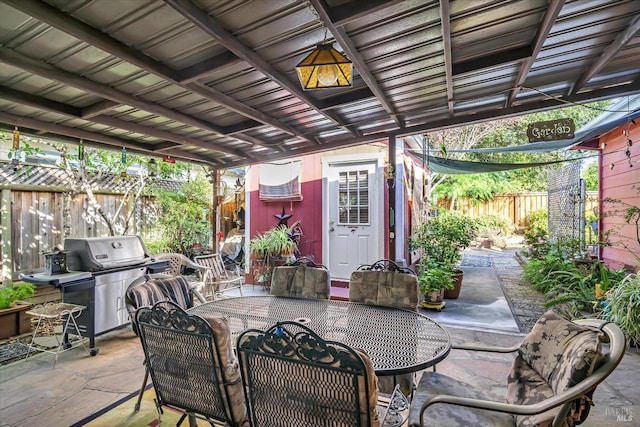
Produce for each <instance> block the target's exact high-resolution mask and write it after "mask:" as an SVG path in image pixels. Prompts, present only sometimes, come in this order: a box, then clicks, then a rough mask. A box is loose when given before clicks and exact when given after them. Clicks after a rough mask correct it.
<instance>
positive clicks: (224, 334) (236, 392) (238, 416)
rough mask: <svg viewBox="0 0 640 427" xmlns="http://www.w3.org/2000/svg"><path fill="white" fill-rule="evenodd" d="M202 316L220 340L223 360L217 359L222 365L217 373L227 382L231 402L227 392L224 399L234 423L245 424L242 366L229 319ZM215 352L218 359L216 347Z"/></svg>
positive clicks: (219, 364) (217, 363) (223, 395)
mask: <svg viewBox="0 0 640 427" xmlns="http://www.w3.org/2000/svg"><path fill="white" fill-rule="evenodd" d="M202 318H203V319H204V320H206V321H207V322H208V323H209V325H210V326H211V329H212V330H213V334H214V335H215V337H216V340H217V342H218V347H219V348H218V350H219V352H220V359H221V360H219V361H218V360H216V366H218V367H220V368H221V370H220V369H216V375H217V376H218V381H219V382H221V383H223V384H225V387H226V389H227V393H229V400H230V402H226V399H227V398H226V394H225V393H222V399H223V401H224V403H225V404H226V405H228V406H229V408H230V409H231V413H232V415H233V420H234V422H235V424H234V425H237V426H240V425H243V423H244V422H245V421H246V420H247V407H246V403H245V399H244V391H243V389H242V380H241V378H240V367H239V366H238V360H237V359H236V356H235V353H234V352H233V345H232V343H231V332H230V329H229V320H228V319H227V318H226V317H221V316H202ZM213 353H214V357H216V359H217V353H216V351H215V349H214V352H213ZM223 372H224V378H223Z"/></svg>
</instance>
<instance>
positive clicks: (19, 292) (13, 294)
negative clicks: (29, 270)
mask: <svg viewBox="0 0 640 427" xmlns="http://www.w3.org/2000/svg"><path fill="white" fill-rule="evenodd" d="M35 293H36V287H35V286H34V285H32V284H31V283H21V284H19V285H15V286H13V287H12V286H2V287H0V310H2V309H5V308H11V307H13V305H14V303H15V302H16V301H22V300H28V299H29V298H32V297H33V296H34V295H35Z"/></svg>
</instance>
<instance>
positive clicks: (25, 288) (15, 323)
mask: <svg viewBox="0 0 640 427" xmlns="http://www.w3.org/2000/svg"><path fill="white" fill-rule="evenodd" d="M35 292H36V287H35V286H34V285H32V284H31V283H21V284H19V285H15V286H2V287H0V338H9V337H14V336H17V335H21V334H25V333H27V332H29V331H30V330H31V317H30V316H28V315H27V314H26V311H27V310H29V309H30V308H31V304H30V303H28V302H26V301H25V300H28V299H29V298H32V297H33V295H34V294H35Z"/></svg>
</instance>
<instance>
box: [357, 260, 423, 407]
mask: <svg viewBox="0 0 640 427" xmlns="http://www.w3.org/2000/svg"><path fill="white" fill-rule="evenodd" d="M418 295H419V290H418V278H417V277H416V274H415V272H414V271H413V270H411V269H409V268H406V267H400V266H398V265H397V264H396V263H395V262H393V261H390V260H388V259H382V260H379V261H376V262H375V263H373V264H371V265H361V266H360V267H358V269H357V270H356V271H354V272H353V273H351V277H350V279H349V301H351V302H360V303H364V304H370V305H380V306H385V307H395V308H402V309H405V310H412V311H418ZM434 369H435V365H434ZM396 384H399V385H400V389H401V390H402V392H403V393H404V394H405V395H407V396H411V395H412V394H413V391H414V388H415V386H416V376H415V374H411V373H409V374H402V375H394V376H388V377H379V379H378V386H379V388H380V390H382V391H384V392H385V393H390V392H391V391H392V390H393V389H394V387H395V385H396Z"/></svg>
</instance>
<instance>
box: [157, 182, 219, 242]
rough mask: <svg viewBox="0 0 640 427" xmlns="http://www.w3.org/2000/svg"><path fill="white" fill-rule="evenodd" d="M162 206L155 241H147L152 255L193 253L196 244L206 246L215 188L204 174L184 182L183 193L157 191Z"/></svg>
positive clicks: (208, 237) (209, 232)
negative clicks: (213, 188) (208, 213)
mask: <svg viewBox="0 0 640 427" xmlns="http://www.w3.org/2000/svg"><path fill="white" fill-rule="evenodd" d="M154 193H155V195H156V196H157V198H158V203H159V205H160V216H159V221H158V227H156V232H157V234H156V236H155V238H153V239H151V240H149V241H148V243H147V246H148V249H149V250H150V251H151V252H153V253H158V252H180V253H183V254H190V252H191V251H192V248H193V246H194V245H205V246H206V245H207V244H208V242H209V241H210V238H211V231H210V230H211V225H210V223H209V221H208V219H207V212H208V210H209V205H210V203H211V197H212V188H211V184H210V183H209V182H208V181H207V179H206V177H204V176H203V174H199V175H197V176H196V177H195V178H194V179H191V180H190V181H187V182H185V183H183V185H182V188H181V189H180V191H169V190H164V189H161V188H155V189H154Z"/></svg>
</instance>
